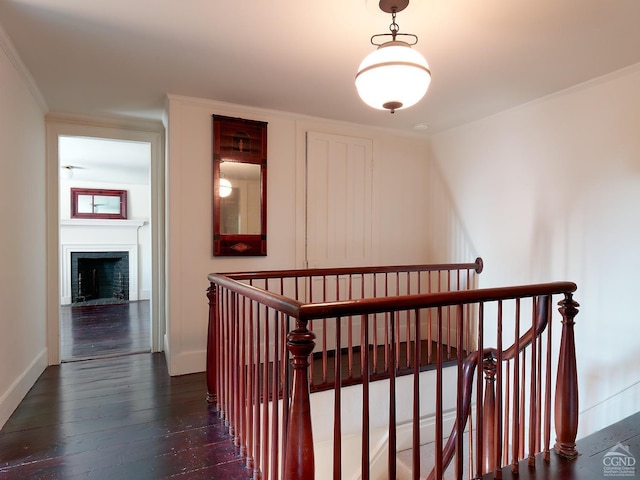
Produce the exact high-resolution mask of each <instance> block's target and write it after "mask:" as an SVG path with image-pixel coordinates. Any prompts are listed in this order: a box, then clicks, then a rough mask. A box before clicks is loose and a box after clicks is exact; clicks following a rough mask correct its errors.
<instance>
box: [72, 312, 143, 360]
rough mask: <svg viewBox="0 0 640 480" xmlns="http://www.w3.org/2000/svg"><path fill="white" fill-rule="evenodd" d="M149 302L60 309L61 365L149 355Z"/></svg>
mask: <svg viewBox="0 0 640 480" xmlns="http://www.w3.org/2000/svg"><path fill="white" fill-rule="evenodd" d="M150 315H151V313H150V307H149V301H148V300H142V301H138V302H122V303H115V304H112V303H102V304H92V303H91V302H86V303H83V304H73V305H65V306H62V307H60V358H61V359H62V361H63V362H69V361H77V360H87V359H93V358H101V357H110V356H115V355H129V354H132V353H141V352H150V351H151V317H150Z"/></svg>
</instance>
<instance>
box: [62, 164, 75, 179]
mask: <svg viewBox="0 0 640 480" xmlns="http://www.w3.org/2000/svg"><path fill="white" fill-rule="evenodd" d="M73 168H74V167H73V166H71V165H63V166H61V167H60V175H61V176H62V178H66V179H67V180H71V179H72V178H73Z"/></svg>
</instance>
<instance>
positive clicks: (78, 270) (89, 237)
mask: <svg viewBox="0 0 640 480" xmlns="http://www.w3.org/2000/svg"><path fill="white" fill-rule="evenodd" d="M151 149H152V145H151V143H150V142H147V141H132V140H123V139H119V138H105V137H92V136H79V135H58V164H59V181H58V199H59V216H58V238H59V251H60V261H59V270H60V271H59V278H60V289H59V291H60V298H59V305H60V310H59V334H60V335H59V338H60V361H61V362H70V361H78V360H87V359H95V358H101V357H111V356H117V355H130V354H136V353H148V352H151V351H152V349H153V341H152V331H153V330H154V329H153V328H152V309H151V303H152V290H153V289H152V278H153V266H152V258H153V255H152V234H151V220H152V212H151V205H152V188H151V183H152V182H151ZM78 189H82V191H91V192H97V193H96V194H95V195H91V196H88V198H89V202H90V203H91V204H90V205H86V206H84V205H82V206H80V208H88V209H89V211H90V212H91V213H90V214H87V215H84V216H82V217H81V216H80V215H76V213H77V211H78V208H79V206H78V204H77V203H76V204H74V202H77V196H74V195H73V191H74V190H75V191H78ZM113 191H118V192H126V195H124V196H122V199H121V201H122V202H126V203H127V204H126V205H118V206H117V207H115V208H116V209H118V211H119V212H126V215H118V216H117V217H118V218H109V217H110V216H109V215H100V214H99V212H100V211H101V209H105V211H107V210H106V209H107V208H108V209H113V208H114V206H113V205H110V204H108V203H109V202H105V204H104V205H103V204H102V203H101V202H102V201H103V200H105V199H106V200H109V199H110V198H113V197H109V196H108V195H109V193H108V192H113ZM79 217H81V218H79ZM122 217H124V218H122Z"/></svg>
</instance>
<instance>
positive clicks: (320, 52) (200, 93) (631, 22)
mask: <svg viewBox="0 0 640 480" xmlns="http://www.w3.org/2000/svg"><path fill="white" fill-rule="evenodd" d="M639 22H640V2H639V1H638V0H613V1H612V0H562V1H560V2H559V1H557V0H538V1H535V2H522V1H513V0H489V1H484V2H480V1H477V0H413V1H412V2H411V3H410V4H409V6H408V7H407V9H406V10H404V11H402V12H400V13H399V14H398V16H397V23H398V24H399V26H400V31H401V32H406V33H415V34H417V35H418V37H419V42H418V44H417V45H416V46H415V47H414V48H416V49H417V50H419V51H420V52H421V53H422V54H423V55H424V56H425V57H426V59H427V61H428V62H429V64H430V67H431V70H432V73H433V80H432V83H431V87H430V90H429V92H428V93H427V96H426V97H425V99H423V101H422V102H420V103H419V104H418V105H416V106H414V107H412V108H410V109H407V110H403V111H398V112H396V113H395V114H393V115H391V114H390V113H388V112H383V111H377V110H372V109H370V108H369V107H367V106H365V105H364V104H363V103H362V102H361V101H360V99H359V98H358V96H357V93H356V90H355V86H354V76H355V73H356V70H357V68H358V65H359V63H360V61H361V60H362V59H363V58H364V57H365V56H366V55H367V54H368V53H369V52H370V51H372V49H373V48H374V47H373V46H372V45H371V44H370V43H369V39H370V37H371V35H373V34H376V33H388V31H389V30H388V28H389V24H390V23H391V18H390V16H389V15H388V14H385V13H383V12H381V11H380V9H379V8H378V2H377V1H375V0H323V1H300V0H278V1H277V2H268V1H263V0H244V1H235V2H234V1H222V0H188V1H176V0H136V1H133V2H132V1H130V0H109V1H86V0H3V1H1V2H0V24H2V26H3V27H4V29H5V30H6V31H7V32H8V34H9V37H10V38H11V40H12V41H13V43H14V44H15V47H16V50H17V51H18V53H19V55H20V57H21V58H22V60H23V61H24V63H25V64H26V65H27V67H28V68H29V70H30V71H31V73H32V75H33V77H34V79H35V81H36V83H37V84H38V86H39V87H40V89H41V91H42V92H43V95H44V97H45V98H46V101H47V104H48V106H49V108H50V110H51V111H54V112H63V113H76V114H88V115H111V116H112V115H124V116H130V117H137V118H145V119H159V118H160V115H161V111H162V108H163V105H164V102H163V99H164V96H165V94H166V93H173V94H178V95H187V96H194V97H202V98H208V99H214V100H219V101H224V102H231V103H238V104H245V105H251V106H256V107H262V108H269V109H277V110H284V111H289V112H296V113H300V114H307V115H313V116H319V117H325V118H331V119H337V120H344V121H349V122H356V123H360V124H365V125H373V126H380V127H386V128H393V129H399V130H404V131H411V130H412V129H413V127H414V125H415V124H417V123H424V124H427V125H429V126H430V128H429V130H427V132H438V131H441V130H443V129H447V128H450V127H453V126H456V125H460V124H463V123H466V122H469V121H472V120H475V119H478V118H482V117H485V116H487V115H491V114H493V113H496V112H499V111H502V110H505V109H509V108H512V107H514V106H517V105H520V104H523V103H526V102H529V101H532V100H534V99H536V98H540V97H542V96H545V95H548V94H551V93H553V92H556V91H559V90H562V89H565V88H568V87H570V86H573V85H576V84H579V83H582V82H585V81H588V80H590V79H593V78H596V77H599V76H602V75H604V74H608V73H610V72H613V71H617V70H619V69H623V68H625V67H628V66H630V65H634V64H637V63H639V62H640V48H638V45H640V28H637V25H638V23H639Z"/></svg>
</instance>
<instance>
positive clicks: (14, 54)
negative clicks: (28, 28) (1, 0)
mask: <svg viewBox="0 0 640 480" xmlns="http://www.w3.org/2000/svg"><path fill="white" fill-rule="evenodd" d="M0 49H2V51H4V53H5V55H6V56H7V58H8V59H9V61H10V62H11V64H12V65H13V67H14V68H15V69H16V72H18V75H20V78H22V80H23V81H24V83H25V84H26V86H27V88H28V89H29V92H31V95H32V96H33V98H34V100H35V101H36V103H37V104H38V106H39V107H40V108H41V109H42V111H43V112H44V113H46V112H48V111H49V107H48V105H47V102H46V101H45V99H44V96H43V95H42V92H41V91H40V89H39V88H38V85H37V84H36V82H35V80H34V79H33V76H32V75H31V72H30V71H29V69H28V68H27V66H26V65H25V64H24V62H23V61H22V59H21V58H20V55H18V51H17V50H16V47H15V46H14V45H13V42H12V41H11V38H9V34H8V33H7V31H6V30H5V29H4V28H3V27H2V25H0Z"/></svg>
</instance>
